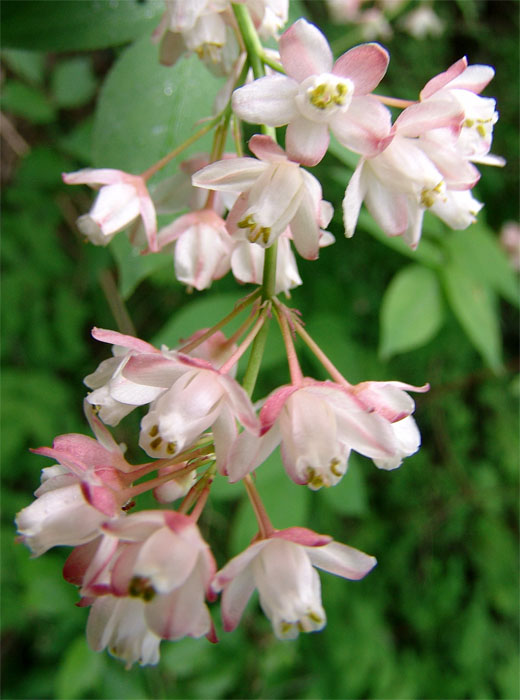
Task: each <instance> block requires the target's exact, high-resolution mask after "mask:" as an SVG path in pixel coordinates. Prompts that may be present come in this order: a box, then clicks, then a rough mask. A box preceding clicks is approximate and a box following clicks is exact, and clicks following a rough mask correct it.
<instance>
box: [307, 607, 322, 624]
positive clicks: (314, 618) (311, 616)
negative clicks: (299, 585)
mask: <svg viewBox="0 0 520 700" xmlns="http://www.w3.org/2000/svg"><path fill="white" fill-rule="evenodd" d="M307 617H308V618H309V620H312V621H313V622H316V623H318V624H320V623H321V622H323V618H322V616H321V615H318V613H317V612H314V610H311V611H310V613H307Z"/></svg>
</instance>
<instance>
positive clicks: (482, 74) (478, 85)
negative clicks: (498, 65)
mask: <svg viewBox="0 0 520 700" xmlns="http://www.w3.org/2000/svg"><path fill="white" fill-rule="evenodd" d="M494 75H495V69H494V68H492V66H482V65H479V64H475V65H473V66H468V67H467V68H466V70H465V71H464V72H463V73H461V74H460V75H458V76H457V77H456V78H455V79H454V80H452V81H451V83H450V84H449V85H448V87H449V89H450V90H452V89H453V88H457V89H459V90H471V92H474V93H476V94H478V93H479V92H481V91H482V90H483V89H484V88H485V87H486V85H487V84H488V83H489V82H490V81H491V80H492V79H493V77H494Z"/></svg>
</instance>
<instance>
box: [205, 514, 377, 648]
mask: <svg viewBox="0 0 520 700" xmlns="http://www.w3.org/2000/svg"><path fill="white" fill-rule="evenodd" d="M375 564H376V560H375V559H374V557H371V556H369V555H368V554H364V553H363V552H360V551H359V550H357V549H354V548H353V547H348V546H347V545H344V544H340V543H339V542H333V541H332V538H331V537H329V536H327V535H319V534H317V533H315V532H312V531H311V530H307V529H305V528H300V527H293V528H289V529H287V530H280V531H277V532H273V533H272V534H271V535H270V536H269V537H268V538H266V539H262V540H259V541H257V542H255V543H254V544H252V545H251V546H250V547H248V548H247V549H246V550H245V551H244V552H242V553H241V554H239V555H238V556H236V557H234V558H233V559H231V561H230V562H228V563H227V564H226V566H224V568H223V569H221V570H220V571H219V572H218V573H217V574H216V576H215V578H214V579H213V582H212V584H211V587H212V589H213V590H214V591H215V592H216V593H219V592H221V591H223V593H222V601H221V612H222V620H223V623H224V629H225V630H226V631H228V632H230V631H232V630H234V629H235V627H236V626H237V625H238V623H239V622H240V618H241V617H242V613H243V612H244V608H245V606H246V605H247V602H248V600H249V598H250V597H251V595H252V593H253V591H254V590H255V588H257V589H258V593H259V597H260V605H261V606H262V610H263V611H264V613H265V614H266V615H267V617H268V618H269V619H270V620H271V623H272V625H273V629H274V632H275V634H276V636H277V637H278V638H279V639H295V638H296V637H297V636H298V634H299V632H312V631H315V630H320V629H322V628H323V627H324V626H325V623H326V616H325V611H324V609H323V606H322V604H321V586H320V578H319V575H318V573H317V571H316V570H315V568H314V567H317V568H319V569H323V570H324V571H328V572H329V573H332V574H335V575H336V576H342V577H343V578H348V579H353V580H358V579H361V578H363V576H365V575H366V574H367V573H368V572H369V571H370V570H371V569H372V568H373V567H374V566H375Z"/></svg>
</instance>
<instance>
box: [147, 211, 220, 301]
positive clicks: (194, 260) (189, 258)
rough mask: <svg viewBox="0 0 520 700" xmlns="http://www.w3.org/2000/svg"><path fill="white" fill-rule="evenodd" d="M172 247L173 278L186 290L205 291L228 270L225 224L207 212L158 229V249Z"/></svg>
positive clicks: (195, 213)
mask: <svg viewBox="0 0 520 700" xmlns="http://www.w3.org/2000/svg"><path fill="white" fill-rule="evenodd" d="M173 243H174V246H173V248H174V253H173V255H174V261H175V276H176V277H177V279H178V280H179V281H180V282H183V283H184V284H187V285H188V286H190V287H195V289H198V290H199V291H200V290H202V289H207V288H208V287H210V286H211V283H212V282H213V280H218V279H220V278H221V277H223V276H224V275H225V274H226V273H227V272H228V271H229V269H230V266H231V263H230V256H231V250H232V246H233V244H232V240H231V237H230V235H229V233H228V231H227V229H226V223H225V221H224V220H223V219H221V218H220V216H218V215H217V214H216V213H215V212H214V211H212V210H211V209H201V210H199V211H194V212H191V213H189V214H185V215H184V216H181V217H180V218H179V219H176V220H175V221H174V222H173V223H172V224H170V225H168V226H165V227H164V228H162V229H161V231H160V232H159V236H158V245H159V248H161V249H164V248H165V247H172V245H171V244H173Z"/></svg>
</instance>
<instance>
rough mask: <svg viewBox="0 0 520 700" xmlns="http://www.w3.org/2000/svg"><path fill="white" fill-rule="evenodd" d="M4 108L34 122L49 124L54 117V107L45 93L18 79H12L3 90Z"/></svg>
mask: <svg viewBox="0 0 520 700" xmlns="http://www.w3.org/2000/svg"><path fill="white" fill-rule="evenodd" d="M2 109H3V110H4V111H6V112H11V113H12V114H16V116H17V117H25V119H29V120H30V121H32V122H34V124H48V123H49V122H51V121H53V119H54V107H53V106H52V105H51V103H50V102H49V101H48V100H47V98H46V97H45V95H44V94H43V93H42V92H40V90H38V89H37V88H33V87H31V86H29V85H25V84H24V83H20V82H18V81H17V80H10V81H8V82H7V83H6V85H5V87H4V89H3V91H2Z"/></svg>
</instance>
